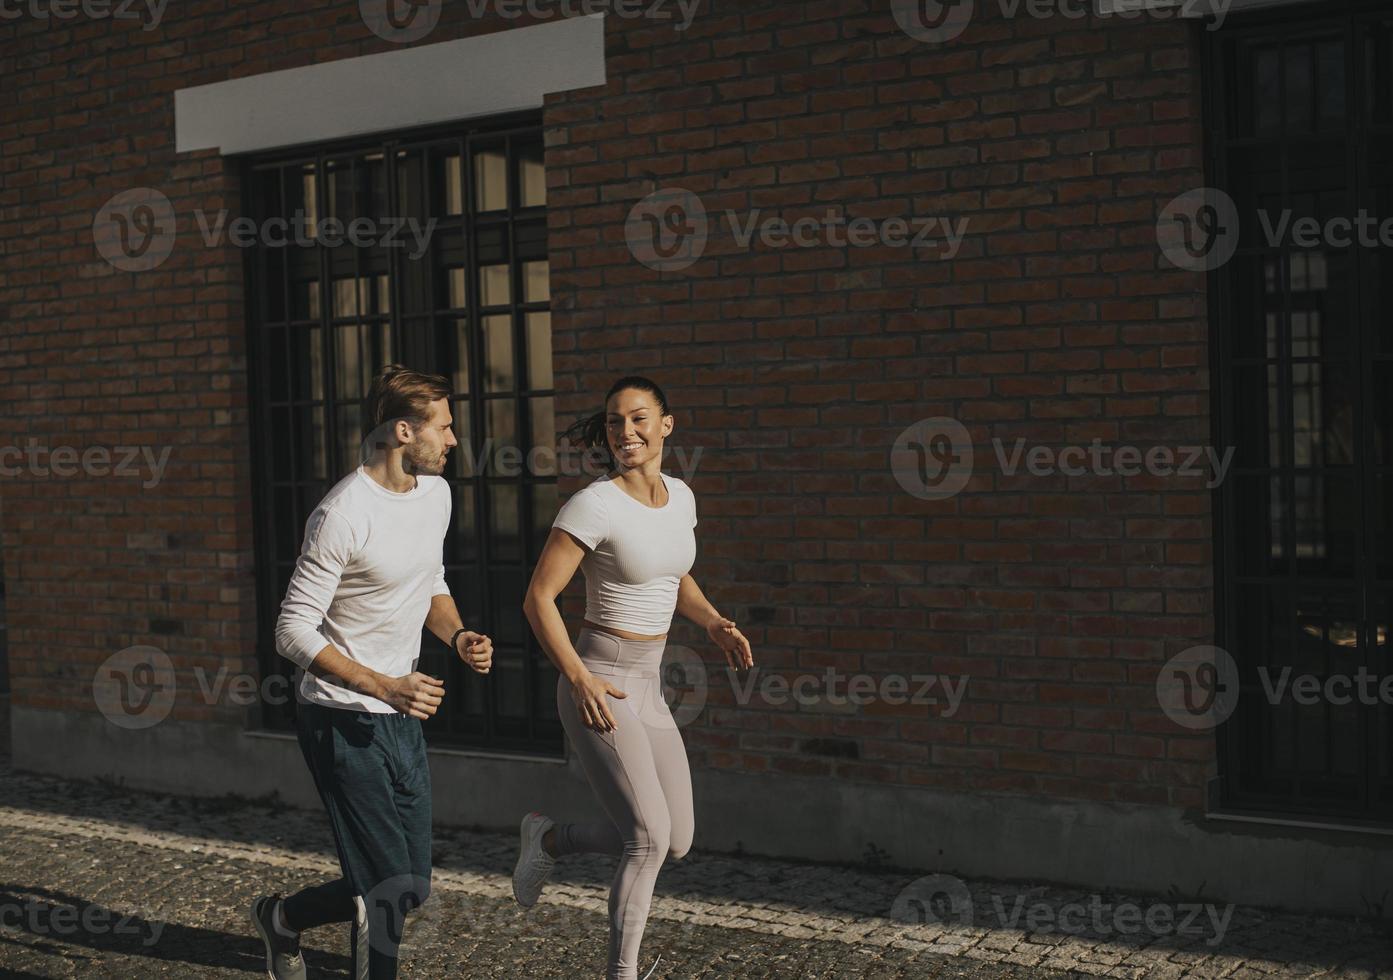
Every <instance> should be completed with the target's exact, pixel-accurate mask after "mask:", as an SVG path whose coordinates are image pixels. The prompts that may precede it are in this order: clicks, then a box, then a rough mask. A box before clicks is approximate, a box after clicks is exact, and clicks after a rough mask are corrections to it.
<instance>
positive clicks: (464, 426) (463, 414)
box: [449, 398, 478, 480]
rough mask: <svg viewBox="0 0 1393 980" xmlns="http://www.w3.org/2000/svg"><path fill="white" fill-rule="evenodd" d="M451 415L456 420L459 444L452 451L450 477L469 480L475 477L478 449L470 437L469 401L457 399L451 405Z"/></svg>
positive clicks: (455, 431) (456, 435) (456, 437)
mask: <svg viewBox="0 0 1393 980" xmlns="http://www.w3.org/2000/svg"><path fill="white" fill-rule="evenodd" d="M450 415H451V417H452V418H453V419H454V423H455V424H454V433H455V440H456V441H457V442H458V443H459V445H458V446H456V447H455V448H454V449H451V450H450V456H449V459H450V464H449V465H450V475H451V476H454V477H457V478H459V479H463V480H467V479H469V478H470V477H472V476H474V454H475V453H476V452H478V447H476V446H475V445H474V441H473V438H472V437H471V436H470V434H469V433H470V431H471V429H470V407H469V401H468V400H467V399H462V398H457V399H455V400H454V401H453V402H452V403H451V405H450Z"/></svg>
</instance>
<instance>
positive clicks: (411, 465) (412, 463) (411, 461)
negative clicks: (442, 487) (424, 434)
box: [403, 446, 447, 476]
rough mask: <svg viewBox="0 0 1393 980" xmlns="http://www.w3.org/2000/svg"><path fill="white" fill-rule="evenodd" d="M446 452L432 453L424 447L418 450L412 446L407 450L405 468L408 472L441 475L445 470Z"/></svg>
mask: <svg viewBox="0 0 1393 980" xmlns="http://www.w3.org/2000/svg"><path fill="white" fill-rule="evenodd" d="M446 458H447V457H446V455H445V453H443V452H442V453H440V454H438V455H431V454H429V452H428V451H426V450H424V447H423V448H422V449H420V450H418V449H417V448H416V447H415V446H410V447H408V448H407V450H406V454H405V458H404V460H403V462H404V463H405V467H404V468H405V470H406V472H408V473H416V474H419V475H425V476H439V475H440V474H442V473H444V472H445V460H446Z"/></svg>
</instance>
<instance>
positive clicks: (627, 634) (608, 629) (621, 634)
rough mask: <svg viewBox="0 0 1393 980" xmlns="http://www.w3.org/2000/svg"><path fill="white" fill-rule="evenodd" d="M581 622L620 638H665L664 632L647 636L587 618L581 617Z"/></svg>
mask: <svg viewBox="0 0 1393 980" xmlns="http://www.w3.org/2000/svg"><path fill="white" fill-rule="evenodd" d="M581 624H582V625H584V626H588V627H590V628H591V629H592V630H597V631H599V632H601V633H608V634H609V635H610V636H617V637H619V638H620V639H621V640H663V639H666V638H667V634H666V633H659V634H658V635H657V636H647V635H645V634H643V633H630V632H629V631H628V630H617V629H614V628H613V627H610V626H601V625H600V624H599V623H592V622H591V621H590V620H588V619H582V620H581Z"/></svg>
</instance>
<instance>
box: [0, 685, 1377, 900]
mask: <svg viewBox="0 0 1393 980" xmlns="http://www.w3.org/2000/svg"><path fill="white" fill-rule="evenodd" d="M12 715H13V717H12V730H13V739H14V744H13V753H14V758H13V764H14V767H15V768H16V769H24V770H29V771H34V772H44V773H52V774H56V775H61V776H66V777H73V778H78V779H94V778H97V777H102V778H106V779H111V780H115V781H117V782H120V783H123V784H125V785H127V786H130V787H133V788H139V789H150V790H157V791H162V792H168V793H177V794H184V795H198V796H220V795H222V794H225V793H236V794H237V795H240V796H246V797H257V796H263V795H266V794H269V793H272V792H277V793H279V794H280V796H281V798H282V799H283V800H285V801H286V802H287V803H289V804H290V805H293V806H303V807H314V808H317V807H318V806H319V800H318V798H317V797H316V796H315V792H314V786H313V784H312V783H311V781H310V777H309V774H308V772H307V771H306V770H305V766H304V761H303V759H302V758H301V756H300V751H299V747H298V746H297V744H296V743H295V741H294V739H291V738H285V737H274V736H266V735H255V734H250V733H247V732H244V731H241V730H240V729H238V728H236V727H233V726H220V725H209V724H189V723H180V722H177V721H174V720H172V719H169V720H166V721H164V722H162V723H161V724H159V725H156V726H154V727H152V728H149V729H144V730H140V731H129V730H126V729H122V728H118V727H116V726H114V725H111V724H110V723H108V722H107V721H106V719H105V718H103V717H102V716H101V715H77V714H72V713H65V712H55V711H40V710H35V709H32V708H26V707H15V708H14V709H13V712H12ZM431 777H432V780H433V783H434V791H435V801H434V805H435V818H436V821H437V822H438V823H441V824H453V825H464V826H478V827H483V828H491V829H497V830H505V829H506V830H512V829H513V828H514V827H515V826H516V824H517V820H518V818H519V817H521V815H522V814H523V813H525V812H526V811H528V810H542V811H544V812H547V813H550V814H552V815H557V816H559V815H563V814H564V815H565V816H566V818H567V819H581V820H585V819H600V818H601V815H600V811H599V808H598V807H597V806H596V805H595V803H594V801H593V799H592V797H591V794H590V790H589V787H588V786H587V784H586V782H585V778H584V775H583V773H582V772H581V770H580V767H579V763H578V762H577V760H575V759H570V760H568V761H566V762H557V761H534V760H527V759H512V758H499V757H491V756H483V755H474V754H466V753H457V752H448V751H433V752H432V753H431ZM693 777H694V783H695V786H694V790H695V794H696V806H697V834H696V844H695V846H696V847H697V848H698V849H705V850H714V851H736V850H743V851H744V852H747V853H751V854H762V855H767V856H770V857H784V858H794V859H807V860H815V861H832V862H840V863H861V862H862V861H863V860H864V859H865V857H866V855H867V853H868V851H869V850H870V849H871V848H872V845H874V848H875V849H878V852H884V855H888V856H883V857H882V860H883V862H884V863H886V864H888V865H890V866H894V867H900V868H921V869H924V870H925V871H934V872H942V873H950V874H956V875H960V876H962V877H964V878H969V879H971V878H994V879H1000V880H1030V881H1049V882H1057V883H1062V884H1072V885H1078V886H1082V887H1085V888H1092V889H1109V890H1117V891H1130V892H1140V893H1152V894H1170V895H1172V896H1174V897H1176V898H1186V899H1195V898H1200V899H1204V900H1207V901H1215V902H1234V903H1237V904H1241V905H1256V906H1265V907H1273V908H1284V909H1297V910H1307V911H1315V912H1325V913H1330V914H1342V915H1356V914H1357V915H1381V916H1383V917H1385V918H1393V903H1390V902H1388V901H1387V892H1388V891H1389V888H1390V884H1389V883H1390V882H1393V836H1388V835H1376V834H1367V833H1358V832H1354V831H1337V830H1319V829H1307V828H1294V827H1272V826H1264V825H1256V824H1244V823H1235V822H1231V821H1216V820H1212V819H1207V818H1205V817H1204V816H1202V815H1198V814H1187V813H1184V812H1182V811H1178V810H1173V809H1168V808H1164V807H1149V806H1132V805H1113V804H1101V803H1092V802H1085V801H1078V802H1050V801H1043V800H1036V799H1030V798H1023V797H1007V796H972V795H967V794H961V793H948V792H941V791H936V790H927V789H913V788H906V787H882V786H875V785H866V784H858V783H832V782H828V781H826V780H813V779H803V778H799V777H793V776H778V777H775V776H767V775H764V776H748V775H738V774H732V773H723V772H706V771H703V772H697V773H694V774H693ZM792 900H793V901H794V902H795V904H796V897H792Z"/></svg>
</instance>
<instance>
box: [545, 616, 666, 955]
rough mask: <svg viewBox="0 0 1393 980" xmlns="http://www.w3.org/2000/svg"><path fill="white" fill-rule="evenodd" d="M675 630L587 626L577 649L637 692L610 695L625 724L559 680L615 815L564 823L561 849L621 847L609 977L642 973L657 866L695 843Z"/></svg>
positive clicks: (594, 776) (588, 762) (560, 705)
mask: <svg viewBox="0 0 1393 980" xmlns="http://www.w3.org/2000/svg"><path fill="white" fill-rule="evenodd" d="M666 643H667V641H666V640H626V639H621V638H620V637H617V636H611V635H609V634H608V633H601V632H599V631H597V630H592V629H589V628H588V627H587V628H584V629H582V630H581V631H580V634H579V635H578V636H577V637H576V652H577V653H579V654H580V657H581V659H582V660H583V661H585V665H586V668H587V669H588V670H589V671H590V672H591V673H592V674H594V675H596V676H597V677H600V678H602V679H604V680H606V681H608V682H609V683H610V684H611V685H613V686H614V687H616V688H618V689H619V690H621V691H623V692H624V693H626V694H627V695H628V697H627V698H614V697H611V698H609V699H608V702H609V710H610V714H612V715H613V716H614V720H615V722H616V725H617V727H616V730H615V731H612V732H596V731H593V730H591V729H589V728H587V727H585V724H584V723H583V722H582V721H581V720H580V717H579V715H578V714H577V713H576V705H575V701H574V700H573V699H572V697H571V684H570V682H569V681H568V680H566V678H565V677H564V676H563V677H562V678H561V679H560V681H559V682H558V683H557V685H556V708H557V711H558V712H560V715H561V724H562V726H563V727H564V728H565V729H566V735H567V736H568V737H569V738H570V740H571V745H572V746H574V747H575V752H576V755H577V756H578V757H579V758H580V762H581V766H582V767H583V768H584V769H585V775H586V777H587V778H588V779H589V781H590V786H591V788H592V789H594V791H595V796H596V797H597V798H598V799H599V801H600V805H601V806H602V807H603V808H604V810H605V813H607V814H608V815H609V821H608V822H606V823H579V824H578V823H571V824H563V823H560V822H559V821H558V822H557V825H556V852H557V854H558V855H561V854H577V853H585V852H600V853H604V854H616V855H618V856H619V870H618V872H617V873H616V874H615V876H614V884H613V886H612V887H611V888H610V893H609V972H608V973H607V974H606V976H607V977H608V980H636V978H637V977H638V949H639V944H640V943H641V942H642V941H643V927H644V925H645V923H647V921H648V906H649V903H650V902H651V901H652V898H653V886H654V885H655V884H656V882H657V880H658V869H659V868H661V867H662V866H663V861H664V860H665V859H666V858H667V857H668V855H671V856H672V857H673V858H674V859H677V858H681V857H682V856H683V855H685V854H686V853H687V850H688V849H689V848H690V847H691V846H692V827H693V821H692V777H691V772H690V771H689V770H688V768H687V750H686V748H685V747H684V746H683V745H682V735H681V733H680V732H679V731H678V729H677V723H676V722H675V721H673V718H672V714H671V712H669V711H668V706H667V703H666V702H665V701H664V700H663V692H662V683H661V678H660V677H659V676H658V671H659V668H660V666H661V664H662V657H663V648H664V646H665V645H666Z"/></svg>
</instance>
